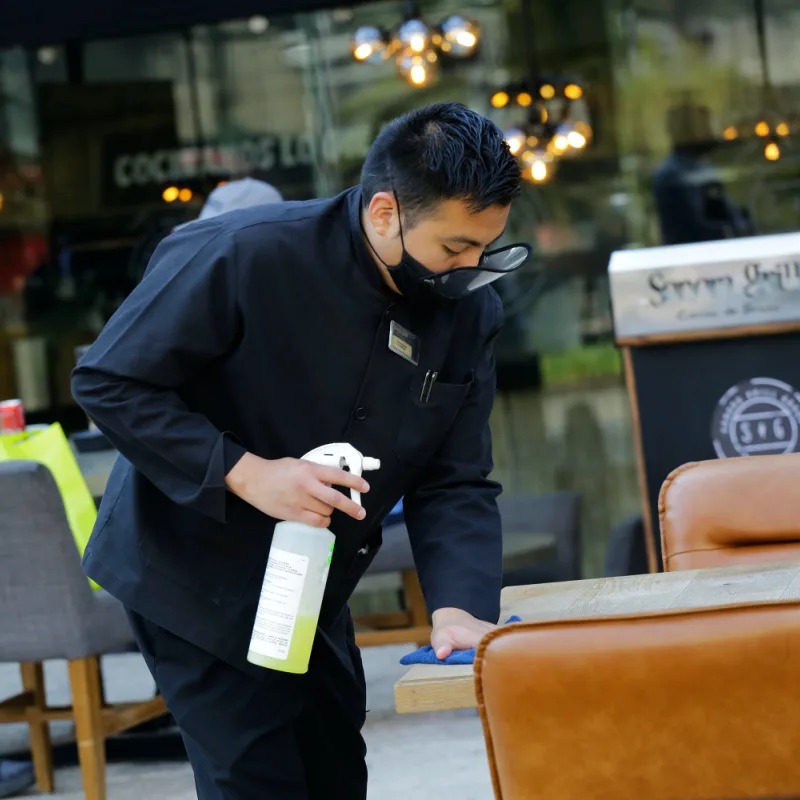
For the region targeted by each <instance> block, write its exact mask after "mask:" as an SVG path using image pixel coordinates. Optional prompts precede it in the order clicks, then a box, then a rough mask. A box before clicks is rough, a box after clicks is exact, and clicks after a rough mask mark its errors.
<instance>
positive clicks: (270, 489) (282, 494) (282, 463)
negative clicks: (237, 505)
mask: <svg viewBox="0 0 800 800" xmlns="http://www.w3.org/2000/svg"><path fill="white" fill-rule="evenodd" d="M225 483H226V485H227V487H228V489H229V490H230V491H231V492H233V493H234V494H235V495H236V496H237V497H240V498H241V499H242V500H244V501H245V502H247V503H249V504H250V505H251V506H254V507H255V508H257V509H258V510H259V511H262V512H263V513H264V514H267V515H268V516H270V517H273V518H274V519H282V520H290V521H292V522H303V523H305V524H306V525H313V526H314V527H317V528H327V527H328V525H330V523H331V514H332V513H333V510H334V509H335V508H338V509H339V510H340V511H343V512H344V513H345V514H348V515H349V516H351V517H353V519H364V517H365V516H366V512H365V511H364V509H363V508H362V507H361V506H360V505H358V504H357V503H354V502H353V501H352V500H351V499H350V498H349V497H348V496H347V495H344V494H342V493H341V492H340V491H338V490H336V489H334V488H333V487H334V486H345V487H347V488H349V489H356V490H358V491H359V492H362V493H364V492H368V491H369V484H368V483H367V482H366V481H365V480H364V479H363V478H360V477H358V476H357V475H353V474H352V473H351V472H346V471H345V470H343V469H336V468H335V467H323V466H320V465H319V464H314V463H312V462H311V461H304V460H301V459H296V458H281V459H277V460H274V461H270V460H267V459H264V458H259V457H258V456H256V455H253V454H252V453H245V455H244V456H242V458H241V459H240V460H239V462H238V463H237V464H236V466H235V467H234V468H233V469H232V470H231V471H230V472H229V473H228V475H227V476H226V478H225Z"/></svg>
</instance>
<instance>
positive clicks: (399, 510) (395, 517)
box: [383, 497, 405, 525]
mask: <svg viewBox="0 0 800 800" xmlns="http://www.w3.org/2000/svg"><path fill="white" fill-rule="evenodd" d="M404 521H405V515H404V514H403V498H402V497H401V498H400V499H399V500H398V501H397V504H396V505H395V507H394V508H393V509H392V510H391V511H390V512H389V516H388V517H386V519H385V520H384V522H383V524H384V525H397V524H399V523H401V522H404Z"/></svg>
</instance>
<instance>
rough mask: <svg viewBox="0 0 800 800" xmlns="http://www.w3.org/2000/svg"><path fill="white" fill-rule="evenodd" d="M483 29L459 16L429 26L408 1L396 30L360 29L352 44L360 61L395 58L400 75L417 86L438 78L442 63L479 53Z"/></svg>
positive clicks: (366, 26) (380, 61)
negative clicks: (481, 30)
mask: <svg viewBox="0 0 800 800" xmlns="http://www.w3.org/2000/svg"><path fill="white" fill-rule="evenodd" d="M479 43H480V28H479V26H478V24H477V23H476V22H475V21H473V20H470V19H466V18H465V17H462V16H459V15H457V14H456V15H452V16H449V17H447V19H445V20H444V21H443V22H441V23H439V24H436V25H430V24H428V23H427V22H425V20H424V19H423V18H422V16H421V14H420V12H419V8H418V7H417V5H416V3H413V2H409V3H407V4H406V9H405V15H404V18H403V21H402V22H401V23H400V24H399V25H398V26H397V28H396V29H395V30H393V31H387V30H384V29H382V28H378V27H376V26H374V25H365V26H362V27H361V28H359V29H358V30H357V31H356V32H355V34H354V36H353V39H352V42H351V43H350V52H351V54H352V56H353V58H354V59H355V60H356V61H358V62H361V63H368V64H380V63H382V62H385V61H389V60H391V59H394V62H395V67H396V69H397V72H398V74H399V75H400V77H402V78H404V79H405V80H406V81H408V83H409V84H410V85H411V86H412V87H414V88H422V87H424V86H429V85H430V84H431V83H433V82H434V81H435V80H436V77H437V74H438V70H439V66H440V64H442V63H443V62H444V63H446V62H447V61H448V60H451V59H452V60H466V59H470V58H472V57H473V56H474V55H475V54H476V53H477V52H478V46H479Z"/></svg>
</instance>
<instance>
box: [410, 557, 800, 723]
mask: <svg viewBox="0 0 800 800" xmlns="http://www.w3.org/2000/svg"><path fill="white" fill-rule="evenodd" d="M798 599H800V562H784V563H780V564H766V565H758V566H754V565H747V566H738V567H725V568H722V569H704V570H687V571H683V572H660V573H653V574H648V575H629V576H626V577H622V578H594V579H591V580H583V581H569V582H565V583H549V584H540V585H536V586H514V587H509V588H507V589H504V590H503V594H502V614H501V619H503V620H506V619H508V618H509V617H510V616H512V615H516V616H518V617H521V618H522V620H523V621H524V622H533V621H552V620H560V619H576V618H581V617H605V616H614V615H624V614H636V613H643V612H654V611H666V610H669V609H674V610H680V609H689V608H711V607H714V606H724V605H736V604H740V603H755V602H775V601H782V600H798ZM475 706H476V700H475V687H474V680H473V669H472V666H471V665H470V666H445V665H418V666H415V667H411V668H410V669H409V671H408V672H407V673H406V674H405V675H404V676H403V677H402V678H401V679H400V680H399V681H398V682H397V684H396V685H395V707H396V708H397V711H398V712H399V713H401V714H409V713H418V712H424V711H445V710H451V709H457V708H474V707H475Z"/></svg>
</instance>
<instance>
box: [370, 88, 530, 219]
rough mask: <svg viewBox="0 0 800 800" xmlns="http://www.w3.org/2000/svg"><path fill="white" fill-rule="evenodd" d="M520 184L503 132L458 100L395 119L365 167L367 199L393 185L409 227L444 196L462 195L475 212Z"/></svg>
mask: <svg viewBox="0 0 800 800" xmlns="http://www.w3.org/2000/svg"><path fill="white" fill-rule="evenodd" d="M520 184H521V173H520V168H519V164H518V163H517V160H516V158H514V156H513V155H512V153H511V150H510V149H509V147H508V143H507V142H506V140H505V137H504V136H503V132H502V131H501V130H500V129H499V128H498V127H497V125H495V124H494V123H493V122H492V121H491V120H489V119H487V118H486V117H484V116H482V115H481V114H478V113H476V112H475V111H471V110H470V109H469V108H467V107H466V106H464V105H462V104H460V103H435V104H433V105H429V106H425V107H424V108H420V109H417V110H415V111H410V112H408V113H406V114H403V115H402V116H401V117H398V118H397V119H394V120H392V121H391V122H390V123H388V124H387V125H386V126H385V127H384V128H383V130H382V131H381V132H380V133H379V134H378V136H377V138H376V139H375V141H374V142H373V144H372V147H370V150H369V153H367V158H366V160H365V162H364V167H363V169H362V171H361V192H362V195H363V199H364V204H365V205H367V204H369V202H370V200H371V199H372V198H373V197H374V196H375V195H376V194H377V193H378V192H391V191H392V190H394V191H395V193H396V194H397V199H398V202H399V204H400V208H401V210H402V213H403V221H404V222H405V224H406V225H407V226H411V225H413V224H414V223H415V222H417V221H418V220H419V218H420V216H422V215H424V214H425V213H426V212H428V211H432V210H433V209H434V208H435V207H436V206H437V205H438V204H439V203H441V202H443V201H445V200H461V201H463V202H464V203H466V205H467V207H468V208H469V209H470V211H471V212H473V213H478V212H480V211H484V210H485V209H487V208H489V207H490V206H494V205H500V206H508V205H509V204H510V203H511V201H512V200H513V199H514V198H515V197H517V195H518V194H519V192H520Z"/></svg>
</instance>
